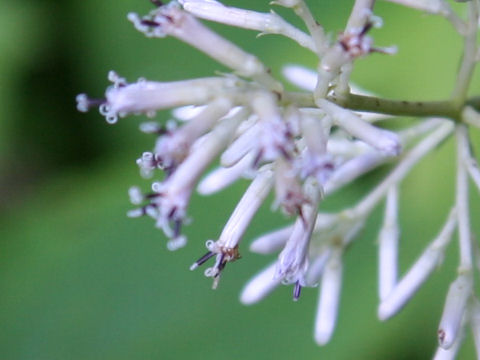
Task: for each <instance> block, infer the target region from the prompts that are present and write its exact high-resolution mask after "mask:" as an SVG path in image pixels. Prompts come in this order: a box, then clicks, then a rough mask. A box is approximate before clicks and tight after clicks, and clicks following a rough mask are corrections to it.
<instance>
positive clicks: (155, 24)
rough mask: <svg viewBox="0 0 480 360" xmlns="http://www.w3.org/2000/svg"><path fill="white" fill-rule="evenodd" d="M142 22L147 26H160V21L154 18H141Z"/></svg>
mask: <svg viewBox="0 0 480 360" xmlns="http://www.w3.org/2000/svg"><path fill="white" fill-rule="evenodd" d="M140 24H142V25H145V26H150V27H158V26H160V24H159V23H157V22H156V21H153V20H148V19H142V20H140Z"/></svg>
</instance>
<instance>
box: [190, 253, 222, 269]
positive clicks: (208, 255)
mask: <svg viewBox="0 0 480 360" xmlns="http://www.w3.org/2000/svg"><path fill="white" fill-rule="evenodd" d="M215 255H216V253H214V252H213V251H208V252H207V253H206V254H205V255H203V256H202V257H201V258H200V259H198V260H197V261H195V262H194V263H193V264H192V266H190V270H195V269H196V268H197V267H199V266H201V265H203V264H205V263H206V262H207V261H208V260H209V259H210V258H212V257H214V256H215Z"/></svg>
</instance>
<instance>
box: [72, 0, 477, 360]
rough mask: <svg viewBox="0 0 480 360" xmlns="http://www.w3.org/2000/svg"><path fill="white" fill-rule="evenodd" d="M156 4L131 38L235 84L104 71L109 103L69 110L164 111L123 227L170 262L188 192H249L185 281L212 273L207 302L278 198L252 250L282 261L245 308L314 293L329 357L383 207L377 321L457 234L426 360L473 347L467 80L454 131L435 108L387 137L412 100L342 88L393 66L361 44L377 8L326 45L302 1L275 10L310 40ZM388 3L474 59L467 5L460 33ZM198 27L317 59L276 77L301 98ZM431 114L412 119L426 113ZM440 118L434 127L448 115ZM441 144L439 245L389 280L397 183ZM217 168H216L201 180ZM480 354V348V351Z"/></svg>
mask: <svg viewBox="0 0 480 360" xmlns="http://www.w3.org/2000/svg"><path fill="white" fill-rule="evenodd" d="M152 2H153V3H154V4H155V5H156V8H155V9H154V10H153V11H152V12H151V13H150V14H149V15H147V16H145V17H140V16H138V15H137V14H129V15H128V19H129V20H130V21H131V22H132V23H133V25H134V26H135V28H136V29H138V30H139V31H141V32H142V33H144V34H145V35H146V36H148V37H160V38H162V37H165V36H173V37H176V38H178V39H180V40H182V41H184V42H186V43H188V44H189V45H191V46H193V47H195V48H196V49H198V50H200V51H202V52H204V53H205V54H206V55H208V56H210V57H212V58H213V59H215V60H216V61H218V62H219V63H220V64H222V65H223V66H225V67H227V68H229V69H230V70H231V73H230V74H225V75H220V76H215V77H209V78H198V79H191V80H182V81H173V82H155V81H149V80H146V79H139V80H138V81H136V82H134V83H128V82H127V81H126V80H125V79H124V78H121V77H119V76H118V75H117V74H116V73H114V72H113V71H112V72H110V74H109V80H110V81H111V82H112V83H113V85H112V86H110V87H109V88H108V89H107V91H106V94H105V98H103V99H91V98H89V97H87V96H86V95H85V94H81V95H79V96H78V97H77V104H78V105H77V107H78V109H79V110H80V111H87V110H88V109H89V108H90V107H92V106H99V109H100V113H101V114H102V115H104V116H105V117H106V119H107V121H108V122H109V123H115V122H116V121H117V120H118V119H119V118H122V117H125V116H127V115H130V114H145V115H147V116H148V117H155V115H156V111H157V110H163V109H173V111H172V115H173V118H174V119H172V120H169V121H168V122H164V123H163V124H160V123H157V122H148V123H144V124H142V125H141V130H142V131H144V132H146V133H153V134H156V135H157V136H158V138H157V141H156V143H155V146H154V149H153V151H149V152H145V153H143V154H142V156H141V157H140V158H139V159H138V160H137V164H138V166H139V167H140V172H141V174H142V176H144V177H152V176H156V175H157V174H158V173H163V175H162V176H160V177H159V178H160V179H162V180H155V181H154V182H153V183H152V186H151V191H149V192H147V193H144V192H142V191H141V189H139V188H138V187H133V188H131V189H130V191H129V195H130V199H131V202H132V203H133V204H134V205H137V206H138V208H136V209H134V210H132V211H130V212H129V216H131V217H137V216H142V215H147V216H149V217H151V218H153V219H154V221H155V224H156V226H157V227H158V228H160V229H162V230H163V232H164V234H165V236H166V237H167V238H168V242H167V247H168V249H170V250H175V249H178V248H180V247H182V246H184V245H185V244H186V242H187V239H186V237H185V235H184V234H183V233H182V226H183V225H184V224H185V223H186V222H188V216H187V209H188V204H189V201H190V197H191V195H192V193H193V191H194V190H195V189H196V190H197V191H198V192H199V193H201V194H203V195H208V194H213V193H215V192H218V191H220V190H222V189H223V188H225V187H227V186H229V185H230V184H232V183H233V182H235V181H236V180H237V179H240V178H245V179H249V180H251V184H250V186H249V187H248V188H247V190H246V191H245V193H244V195H243V196H242V198H241V199H240V201H239V202H238V204H237V206H236V207H235V209H234V211H233V213H232V215H231V216H230V218H229V220H228V221H227V223H226V224H225V226H224V228H223V231H222V232H221V234H220V235H219V237H218V238H217V240H216V241H214V240H208V241H207V242H206V248H207V252H206V254H205V255H203V256H202V257H200V258H199V259H198V260H197V261H196V262H194V263H193V265H192V266H191V269H192V270H194V269H196V268H197V267H199V266H201V265H203V264H204V263H207V262H208V261H209V260H211V259H212V261H213V265H212V266H211V267H209V268H207V269H206V271H205V275H206V276H207V277H211V278H212V279H213V287H214V288H215V287H217V285H218V282H219V280H220V276H221V274H222V272H223V271H224V269H225V267H226V265H227V263H229V262H233V261H235V260H237V259H239V258H240V249H241V246H242V245H241V242H242V239H243V235H244V233H245V231H246V230H247V228H248V226H249V224H250V222H251V221H252V219H253V217H254V216H255V214H256V213H257V211H258V210H259V208H260V206H261V205H262V204H263V203H264V201H265V199H266V198H267V196H268V195H269V194H270V193H271V192H273V193H274V195H275V200H274V204H273V207H274V208H280V209H281V211H283V212H284V213H285V214H286V215H287V216H288V217H291V218H293V224H292V225H291V226H287V227H285V228H282V229H279V230H275V231H273V232H270V233H267V234H265V235H263V236H261V237H259V238H257V239H256V240H254V241H253V242H252V243H251V245H250V250H251V251H253V252H256V253H260V254H270V253H274V252H279V255H278V258H277V260H276V261H275V262H274V263H273V264H271V265H270V266H268V267H267V268H266V269H265V270H263V271H262V272H260V273H259V274H257V275H256V276H255V277H254V278H253V279H252V280H250V282H249V283H248V284H247V285H246V287H245V288H244V290H243V292H242V294H241V301H242V302H243V303H245V304H252V303H255V302H257V301H259V300H261V299H262V298H264V297H265V296H266V295H267V294H269V293H270V292H271V291H272V290H273V289H274V288H275V287H277V286H278V285H280V284H282V283H283V284H292V285H293V299H294V300H298V298H299V297H300V293H301V289H302V287H315V286H318V287H319V288H320V295H319V301H318V310H317V316H316V320H315V340H316V341H317V343H318V344H325V343H327V342H328V341H329V340H330V338H331V336H332V334H333V331H334V328H335V323H336V317H337V312H338V303H339V298H340V292H341V291H340V290H341V284H342V266H343V265H342V264H343V261H342V256H343V254H344V252H345V251H346V249H347V247H348V245H349V244H350V243H351V242H352V241H354V240H355V239H356V238H357V235H358V234H359V232H360V230H361V229H362V227H363V224H364V223H365V221H366V219H367V218H368V217H369V216H370V214H371V213H372V211H373V209H375V208H376V207H377V206H378V205H379V204H380V203H381V202H382V201H384V200H385V202H386V206H385V216H384V223H383V226H382V228H381V230H380V233H379V241H378V250H379V298H380V305H379V309H378V316H379V318H380V319H382V320H384V319H387V318H389V317H391V316H392V315H394V314H396V313H397V312H398V311H399V310H400V309H401V308H402V307H403V306H404V305H405V304H406V303H407V301H408V300H409V299H410V298H411V297H412V296H413V294H414V293H415V292H416V290H417V289H418V288H419V287H420V285H421V284H422V283H423V282H424V281H425V280H426V279H427V277H428V276H429V274H430V273H431V272H432V271H433V269H434V268H435V266H436V265H437V264H438V263H439V262H440V261H441V259H442V256H443V254H444V252H445V249H446V247H447V245H448V244H449V242H450V240H451V239H452V235H453V232H454V230H455V229H456V228H457V227H458V232H459V236H458V237H459V247H460V253H461V259H460V267H459V275H458V278H457V280H455V281H454V282H453V283H452V285H451V286H450V290H449V291H448V294H447V301H446V305H445V311H444V315H443V316H442V320H441V323H440V328H439V332H438V334H439V335H438V337H439V342H440V348H439V350H438V352H437V358H438V359H440V358H447V357H452V356H455V354H456V351H457V349H458V345H459V344H460V341H461V338H462V333H463V332H464V330H465V329H466V326H467V325H471V327H472V328H473V330H474V336H475V339H476V340H477V339H480V328H479V326H480V321H479V320H478V319H480V315H479V314H480V305H479V302H478V301H477V300H476V297H475V295H474V292H473V277H472V271H473V268H472V263H473V259H472V257H473V254H474V252H473V250H472V248H473V244H472V236H471V231H470V223H469V209H468V183H467V181H468V174H470V175H471V177H472V178H473V179H474V181H475V182H476V184H477V185H479V188H480V171H479V169H478V167H477V162H476V160H475V158H474V157H473V156H472V154H471V150H470V143H469V138H468V127H467V126H468V125H467V124H477V125H478V123H479V122H480V120H478V119H479V115H478V114H477V112H476V111H475V109H474V108H472V107H465V108H464V107H463V106H462V104H464V103H465V104H466V103H467V102H466V101H463V102H462V101H461V100H462V99H461V97H462V96H464V94H465V91H464V88H465V87H466V86H467V85H468V76H465V74H463V75H462V74H460V75H459V78H462V79H463V80H459V83H458V84H457V89H456V90H455V93H454V96H452V99H453V100H452V103H453V102H455V104H457V106H456V107H455V109H460V110H459V114H460V115H459V116H458V118H455V119H453V118H448V116H442V115H443V114H442V113H440V114H438V111H437V110H436V109H435V108H433V110H431V111H430V112H431V113H432V114H438V115H440V116H437V117H427V116H425V115H424V113H420V114H419V115H420V116H422V117H423V119H422V121H421V122H418V123H416V124H414V125H412V126H409V127H405V128H403V129H401V130H399V131H395V132H394V131H391V130H387V129H385V128H382V127H380V126H378V125H377V124H376V122H378V121H380V120H384V119H386V118H390V117H391V115H396V114H397V113H399V110H398V108H399V106H404V110H403V111H404V112H408V111H410V110H411V111H412V114H414V112H415V111H416V110H418V102H416V103H415V104H414V106H411V107H409V106H410V104H409V103H408V102H407V101H402V102H398V103H395V102H393V101H391V100H385V99H380V98H375V97H372V96H368V95H367V94H366V93H365V92H364V91H362V90H360V89H357V88H356V87H355V86H354V85H352V84H351V83H350V81H349V78H350V73H351V71H352V68H353V64H354V61H355V59H357V58H359V57H363V56H367V55H369V54H371V53H375V52H377V53H384V54H393V53H394V52H395V50H394V48H378V47H374V46H373V40H372V38H371V37H370V36H369V35H368V33H369V30H370V29H371V28H372V27H373V26H379V25H380V21H379V19H378V18H377V17H376V16H374V15H373V5H374V0H356V2H355V5H354V8H353V10H352V13H351V15H350V18H349V20H348V23H347V26H346V28H345V30H344V31H343V32H342V33H341V34H340V35H338V37H337V38H336V39H334V40H332V39H331V37H329V36H326V35H325V33H324V30H323V28H322V27H321V26H320V25H319V24H318V22H317V21H315V19H314V17H313V15H312V13H311V12H310V10H309V8H308V7H307V5H306V3H305V2H304V1H303V0H277V1H275V2H274V4H275V5H280V6H284V7H287V8H291V9H292V10H293V11H294V12H295V13H296V14H297V15H298V16H299V17H300V18H301V19H302V20H303V21H304V23H305V26H306V28H307V29H308V33H307V32H304V31H302V30H300V29H298V28H296V27H295V26H293V25H291V24H290V23H288V22H287V21H285V20H284V19H283V18H282V17H280V16H279V15H277V14H276V13H274V12H271V13H260V12H255V11H251V10H244V9H239V8H232V7H228V6H225V5H223V4H221V3H220V2H218V1H215V0H178V1H171V2H170V3H168V4H163V3H161V2H160V1H152ZM393 2H398V3H401V4H403V5H405V6H411V7H414V8H419V9H422V10H425V11H427V12H429V13H433V14H438V15H441V16H444V17H445V18H447V19H448V20H450V21H451V22H452V24H453V25H454V26H455V28H456V29H457V30H458V31H459V32H460V33H461V34H464V36H465V38H466V43H467V45H468V44H470V43H469V41H470V42H471V38H472V37H473V40H474V41H473V43H474V45H472V46H476V43H475V35H476V30H477V25H478V2H477V1H476V0H474V1H471V2H470V3H469V4H468V9H469V16H470V18H469V19H468V20H467V21H463V20H462V19H461V18H459V17H458V16H457V15H456V14H455V13H454V12H453V11H452V10H451V9H450V7H449V6H448V4H447V3H446V2H444V1H443V0H431V1H418V2H417V1H400V0H398V1H393ZM199 19H206V20H210V21H216V22H220V23H224V24H227V25H231V26H236V27H242V28H246V29H251V30H255V31H259V32H260V33H261V34H279V35H283V36H286V37H288V38H289V39H291V40H293V41H295V42H297V43H298V44H299V45H300V46H302V47H305V48H307V49H309V50H311V51H312V52H313V53H314V54H316V55H317V56H318V59H319V62H318V68H317V71H313V70H308V69H305V68H302V67H299V66H294V65H288V66H285V68H284V72H283V75H284V77H285V78H286V79H287V80H288V81H289V82H291V83H292V84H293V85H296V86H297V87H299V88H300V89H302V90H303V92H297V93H293V92H288V91H286V90H285V89H284V86H283V84H282V82H280V81H279V80H278V79H277V78H276V77H274V76H273V75H272V74H271V72H270V71H269V69H268V67H267V66H265V65H264V64H263V63H262V62H261V61H260V59H258V58H257V57H256V56H254V55H252V54H250V53H248V52H246V51H244V50H242V49H241V48H240V47H238V46H237V45H235V44H233V43H232V42H230V41H229V40H227V39H225V38H224V37H222V36H220V35H219V34H217V33H215V32H214V31H212V30H211V29H209V28H208V27H206V26H205V25H204V24H203V23H202V22H201V21H200V20H199ZM473 22H475V28H474V29H473V30H472V29H471V28H472V26H473V25H472V23H473ZM472 34H474V35H472ZM474 55H475V54H474ZM467 60H468V59H467ZM467 60H464V63H463V64H462V66H461V70H460V73H462V71H463V72H464V73H465V72H466V73H467V75H468V74H469V73H468V71H467V70H468V69H467V68H468V66H470V65H471V64H465V63H466V62H467ZM470 67H471V66H470ZM465 69H466V70H465ZM465 78H467V80H465ZM462 82H463V83H464V84H462ZM459 99H460V100H459ZM463 100H465V99H464V98H463ZM359 101H361V102H362V103H361V104H360V105H359V103H358V102H359ZM459 101H460V106H459V105H458V104H459ZM372 103H373V106H370V105H369V104H372ZM428 105H429V104H425V106H424V107H423V108H427V109H428ZM369 106H370V107H369ZM432 106H433V105H432ZM409 109H410V110H409ZM448 109H449V108H448ZM448 109H447V110H448ZM357 110H364V111H369V112H370V113H366V112H359V111H357ZM447 110H445V113H448V114H451V113H452V111H450V110H448V111H450V112H448V111H447ZM424 111H426V110H424ZM436 111H437V112H436ZM452 134H455V136H456V138H457V143H458V161H457V166H458V171H457V188H456V194H457V197H456V201H455V204H454V205H453V206H452V210H451V212H450V214H449V215H448V217H447V220H446V222H445V225H444V226H443V228H442V229H441V231H440V232H439V235H438V236H437V237H436V238H435V239H434V240H433V241H432V243H431V244H430V245H428V246H427V248H426V250H425V252H424V253H423V254H422V255H421V256H420V258H419V259H418V261H417V262H416V263H415V264H414V265H413V266H412V268H411V269H410V271H409V272H408V273H407V274H406V275H404V277H403V278H402V279H401V280H399V279H398V276H397V259H398V242H399V234H400V231H399V228H398V219H397V218H398V196H399V195H398V193H399V185H400V183H401V182H402V180H403V179H404V178H405V177H406V176H407V175H408V173H409V172H410V170H411V169H412V168H413V167H414V166H415V165H416V164H417V163H418V162H419V161H420V160H421V159H422V158H423V157H424V156H425V155H427V154H428V153H429V152H430V151H431V150H433V149H435V148H436V147H437V146H438V145H439V144H441V143H442V142H443V141H444V140H445V139H446V138H447V137H449V136H450V135H452ZM218 158H219V159H220V164H219V167H218V168H217V169H216V170H214V171H212V172H211V173H209V174H207V175H206V176H204V173H205V172H206V170H207V169H208V168H209V167H210V166H211V165H212V163H214V162H215V161H216V160H217V159H218ZM386 162H395V166H394V167H393V168H392V170H391V172H390V173H389V174H388V175H387V176H386V177H385V179H383V180H382V181H381V183H380V184H378V185H377V186H376V187H375V188H374V189H373V190H371V191H370V192H369V193H368V194H366V195H365V196H364V197H363V198H362V199H361V200H360V201H358V203H355V204H353V205H350V206H348V207H346V208H345V209H344V210H342V211H339V212H335V213H328V212H324V211H321V202H322V199H324V198H325V197H327V196H329V195H331V194H332V193H334V192H336V191H338V190H340V189H341V188H342V187H344V186H345V185H347V184H349V183H351V182H353V181H355V180H356V179H358V178H359V177H361V176H362V175H363V174H365V173H367V172H369V171H371V170H373V169H376V168H378V167H379V166H381V165H382V164H384V163H386ZM477 347H478V349H479V350H480V342H477ZM479 354H480V352H479Z"/></svg>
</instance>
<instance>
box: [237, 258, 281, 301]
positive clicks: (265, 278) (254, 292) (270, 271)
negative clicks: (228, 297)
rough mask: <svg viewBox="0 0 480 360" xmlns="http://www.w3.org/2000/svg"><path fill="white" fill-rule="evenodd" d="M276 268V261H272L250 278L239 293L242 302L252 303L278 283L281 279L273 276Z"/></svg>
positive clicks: (260, 298) (268, 292)
mask: <svg viewBox="0 0 480 360" xmlns="http://www.w3.org/2000/svg"><path fill="white" fill-rule="evenodd" d="M276 268H277V263H276V262H274V263H272V264H270V265H269V266H268V267H267V268H265V269H263V270H262V271H261V272H259V273H258V274H257V275H255V276H254V277H253V278H252V279H250V281H249V282H248V283H247V284H246V285H245V287H244V288H243V290H242V293H241V295H240V301H241V302H242V304H245V305H251V304H254V303H256V302H258V301H260V300H262V299H263V298H265V297H266V296H267V295H268V294H270V293H271V292H272V291H273V290H274V289H275V288H276V287H277V286H278V285H280V283H281V279H275V278H274V276H275V270H276Z"/></svg>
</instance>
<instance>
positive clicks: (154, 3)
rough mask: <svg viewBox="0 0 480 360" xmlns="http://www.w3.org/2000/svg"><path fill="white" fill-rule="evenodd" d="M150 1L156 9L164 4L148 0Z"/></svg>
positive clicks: (156, 0)
mask: <svg viewBox="0 0 480 360" xmlns="http://www.w3.org/2000/svg"><path fill="white" fill-rule="evenodd" d="M150 1H151V3H152V4H153V5H155V6H156V7H160V6H163V5H164V4H163V1H160V0H150Z"/></svg>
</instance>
